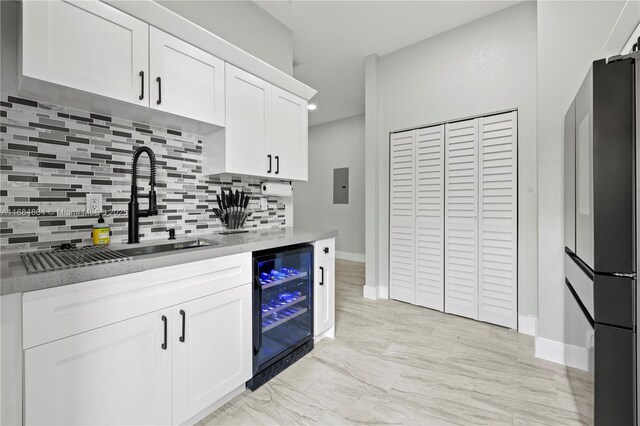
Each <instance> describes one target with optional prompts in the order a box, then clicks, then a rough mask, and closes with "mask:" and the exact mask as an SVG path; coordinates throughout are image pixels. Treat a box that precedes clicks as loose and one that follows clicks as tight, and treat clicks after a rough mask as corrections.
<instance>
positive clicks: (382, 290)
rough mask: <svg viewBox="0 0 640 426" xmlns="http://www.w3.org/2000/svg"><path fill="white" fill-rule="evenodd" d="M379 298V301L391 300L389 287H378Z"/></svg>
mask: <svg viewBox="0 0 640 426" xmlns="http://www.w3.org/2000/svg"><path fill="white" fill-rule="evenodd" d="M378 298H379V299H388V298H389V287H387V286H381V287H378Z"/></svg>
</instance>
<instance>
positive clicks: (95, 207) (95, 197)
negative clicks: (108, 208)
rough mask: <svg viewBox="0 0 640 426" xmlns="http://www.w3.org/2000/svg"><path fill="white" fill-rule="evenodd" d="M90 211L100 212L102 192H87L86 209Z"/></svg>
mask: <svg viewBox="0 0 640 426" xmlns="http://www.w3.org/2000/svg"><path fill="white" fill-rule="evenodd" d="M86 210H87V211H88V212H90V213H94V214H97V213H101V212H102V194H87V209H86Z"/></svg>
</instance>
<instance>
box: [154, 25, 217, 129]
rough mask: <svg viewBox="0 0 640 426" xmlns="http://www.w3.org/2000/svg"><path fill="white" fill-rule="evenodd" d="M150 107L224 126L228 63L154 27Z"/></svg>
mask: <svg viewBox="0 0 640 426" xmlns="http://www.w3.org/2000/svg"><path fill="white" fill-rule="evenodd" d="M149 77H150V90H149V92H150V106H151V108H153V109H157V110H160V111H165V112H168V113H172V114H176V115H180V116H183V117H188V118H192V119H194V120H198V121H203V122H205V123H212V124H216V125H218V126H224V121H225V105H224V86H225V82H224V61H222V60H220V59H218V58H216V57H215V56H213V55H211V54H209V53H207V52H205V51H203V50H200V49H198V48H197V47H194V46H192V45H190V44H188V43H185V42H184V41H182V40H180V39H178V38H176V37H174V36H172V35H170V34H167V33H165V32H163V31H160V30H159V29H157V28H154V27H150V30H149Z"/></svg>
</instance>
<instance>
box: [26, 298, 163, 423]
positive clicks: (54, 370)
mask: <svg viewBox="0 0 640 426" xmlns="http://www.w3.org/2000/svg"><path fill="white" fill-rule="evenodd" d="M163 316H164V318H165V319H166V321H163ZM168 321H170V311H168V310H167V311H159V312H153V313H150V314H147V315H142V316H139V317H136V318H132V319H130V320H126V321H122V322H119V323H116V324H112V325H109V326H106V327H102V328H98V329H96V330H93V331H88V332H86V333H82V334H78V335H75V336H71V337H67V338H65V339H60V340H57V341H55V342H51V343H47V344H44V345H41V346H37V347H34V348H31V349H27V350H26V351H25V355H24V357H25V377H24V380H25V423H26V424H49V425H51V424H57V425H88V424H113V425H122V424H130V425H133V424H169V423H170V422H171V353H170V352H171V351H170V349H171V344H172V342H171V341H170V340H169V341H168V344H169V346H168V347H166V349H163V347H162V345H163V343H164V342H165V324H166V327H167V329H166V330H167V331H166V333H167V337H166V338H167V339H170V328H169V326H168Z"/></svg>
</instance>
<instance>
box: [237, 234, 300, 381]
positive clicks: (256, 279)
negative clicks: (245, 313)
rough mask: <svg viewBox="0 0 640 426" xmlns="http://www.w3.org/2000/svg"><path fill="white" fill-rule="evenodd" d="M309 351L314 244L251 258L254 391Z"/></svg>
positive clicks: (258, 254) (276, 250)
mask: <svg viewBox="0 0 640 426" xmlns="http://www.w3.org/2000/svg"><path fill="white" fill-rule="evenodd" d="M311 349H313V245H310V244H302V245H295V246H289V247H284V248H282V247H281V248H278V249H275V250H266V251H261V252H254V253H253V378H252V379H251V380H249V381H248V382H247V387H248V388H249V389H251V390H256V389H257V388H259V387H260V386H262V385H263V384H264V383H266V382H267V381H269V380H270V379H271V378H273V377H275V376H276V375H277V374H278V373H280V372H281V371H282V370H284V369H285V368H287V367H288V366H289V365H291V364H293V363H294V362H295V361H297V360H298V359H300V358H301V357H302V356H304V355H305V354H307V353H308V352H309V351H310V350H311Z"/></svg>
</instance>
